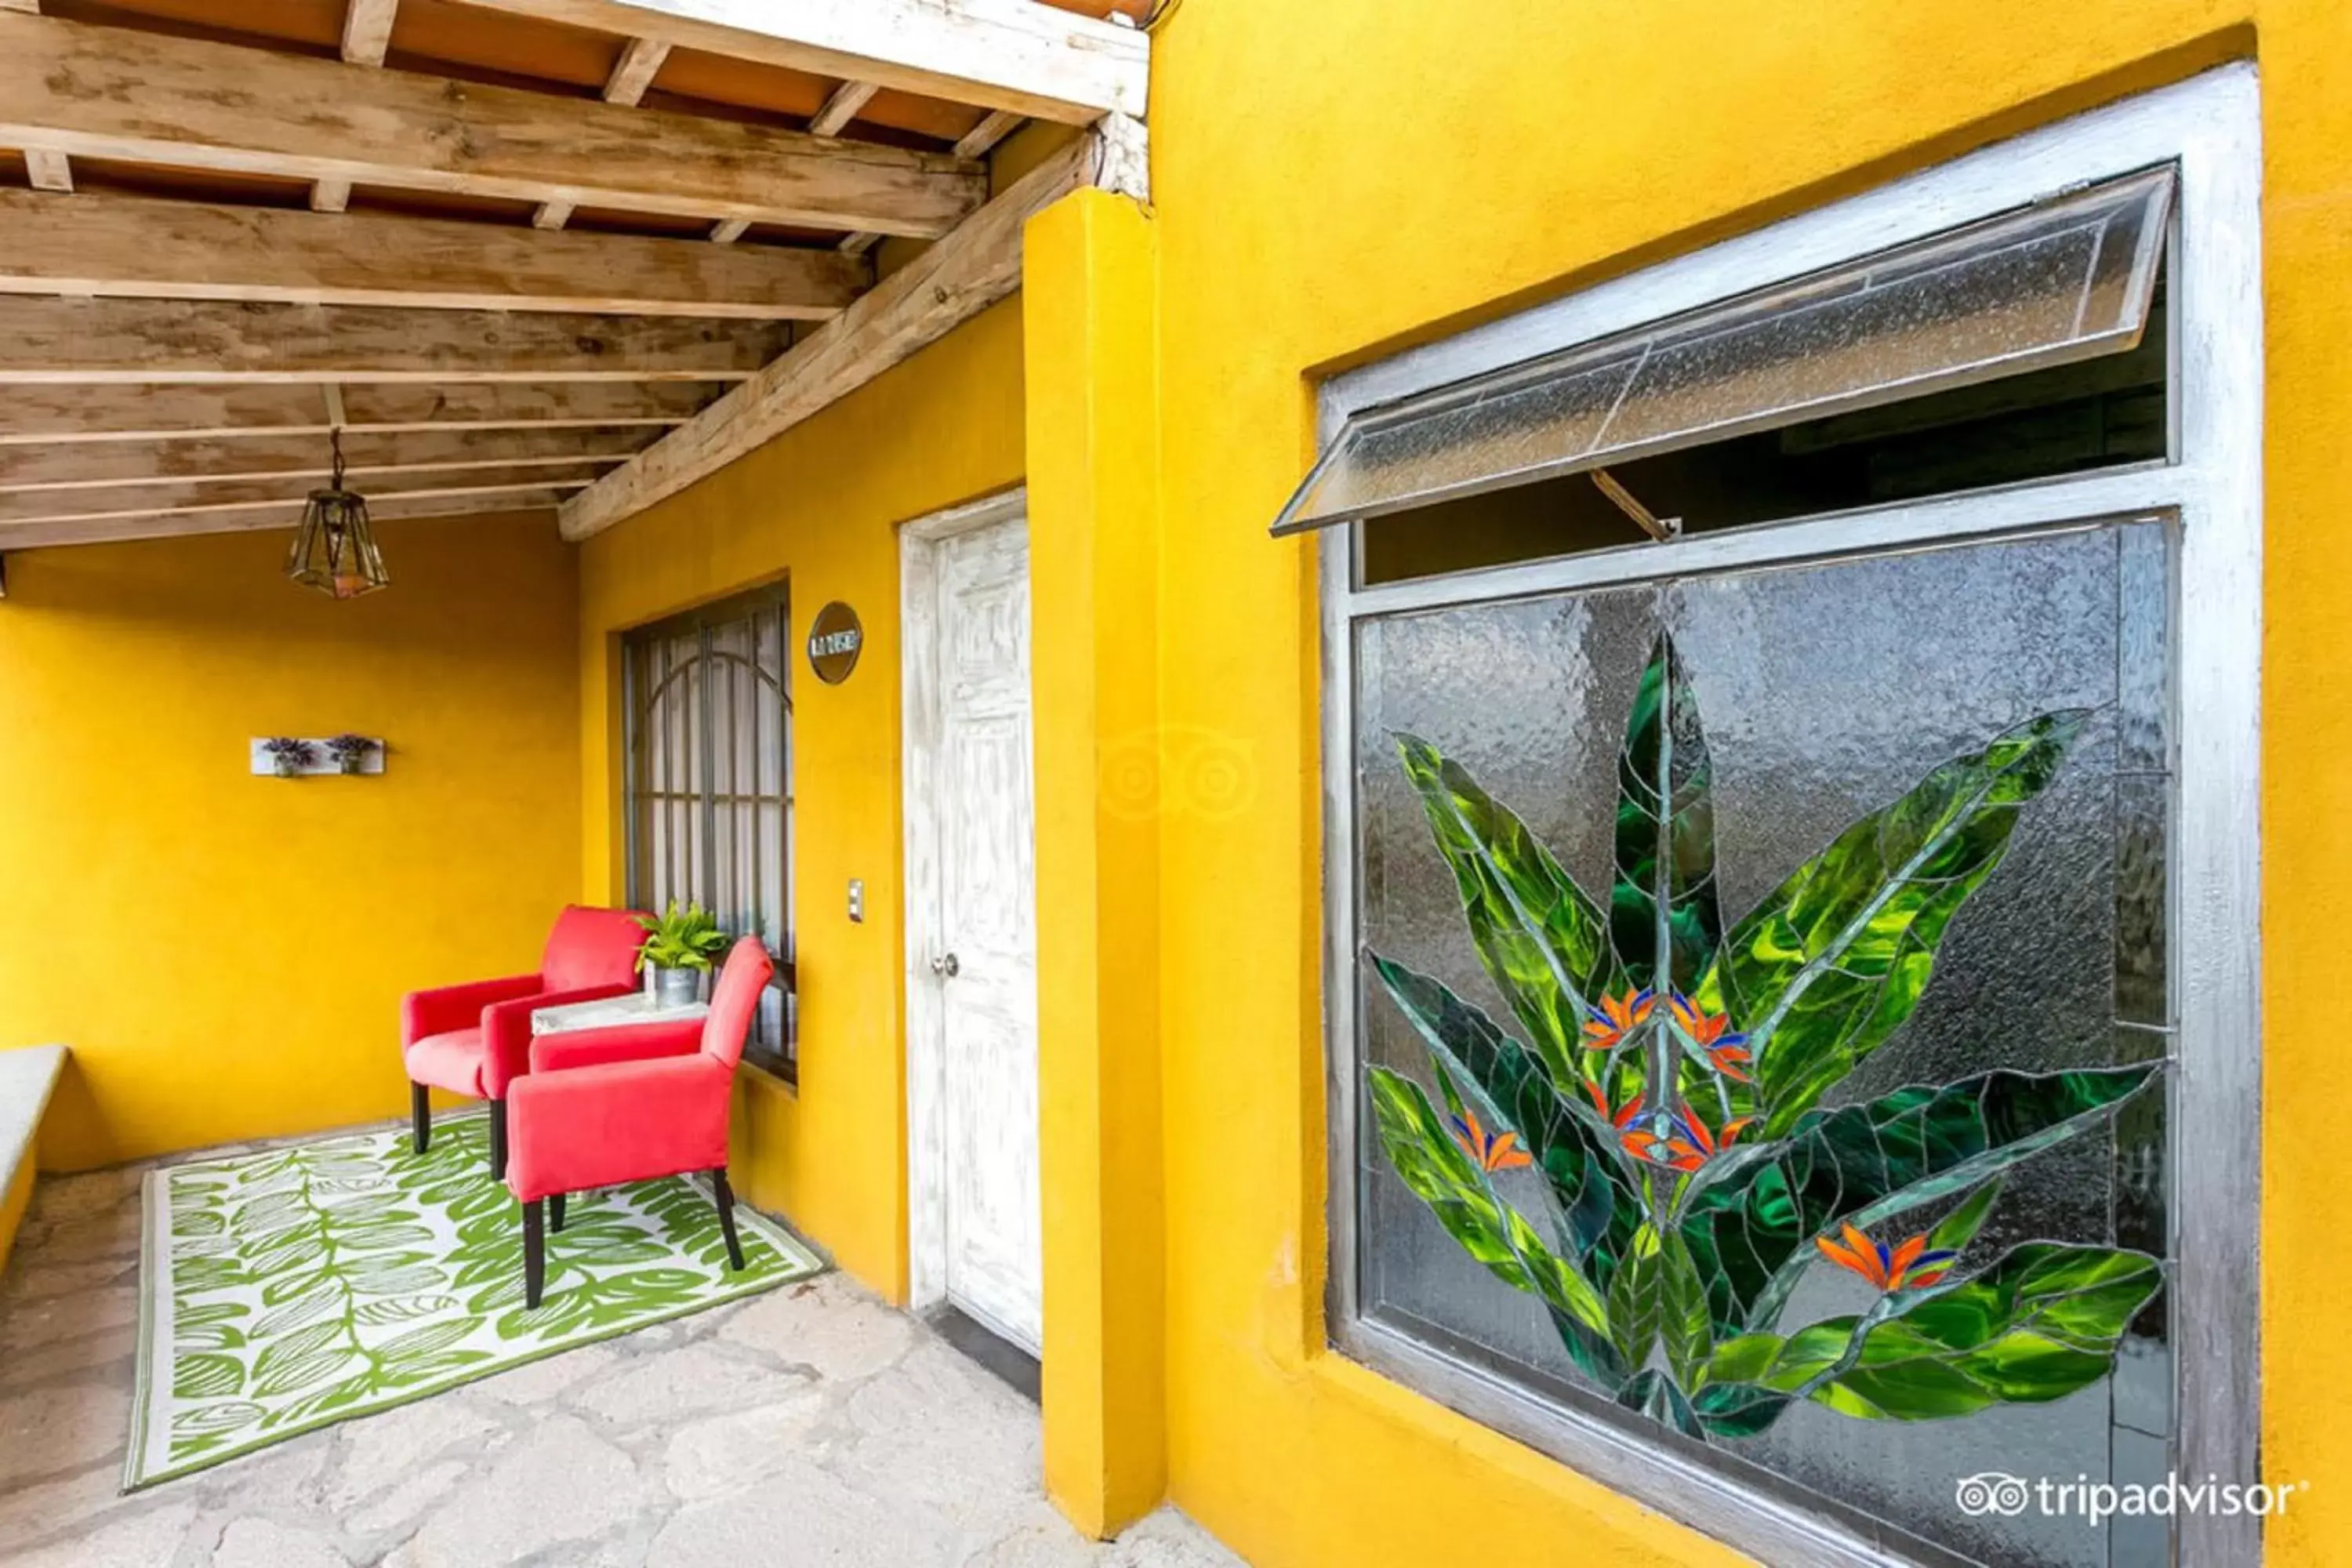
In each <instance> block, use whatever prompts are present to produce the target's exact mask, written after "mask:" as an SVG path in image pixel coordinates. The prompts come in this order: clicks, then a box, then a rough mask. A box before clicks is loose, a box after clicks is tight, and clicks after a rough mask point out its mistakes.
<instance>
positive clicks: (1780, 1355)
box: [1696, 1242, 2164, 1436]
mask: <svg viewBox="0 0 2352 1568" xmlns="http://www.w3.org/2000/svg"><path fill="white" fill-rule="evenodd" d="M2163 1283H2164V1267H2163V1265H2162V1264H2160V1263H2159V1262H2158V1261H2157V1260H2156V1259H2155V1258H2149V1257H2147V1256H2145V1255H2144V1254H2141V1253H2137V1252H2127V1251H2123V1250H2120V1249H2117V1248H2114V1247H2075V1246H2063V1245H2060V1244H2058V1243H2054V1242H2029V1243H2027V1244H2026V1245H2024V1246H2022V1247H2012V1248H2011V1250H2009V1251H2008V1252H2006V1253H2003V1254H2002V1255H2001V1257H2000V1258H1999V1259H1998V1260H1996V1261H1995V1262H1994V1263H1993V1265H1992V1266H1991V1267H1990V1268H1987V1269H1986V1270H1985V1271H1984V1272H1982V1273H1981V1274H1979V1275H1976V1276H1974V1277H1973V1278H1971V1279H1963V1280H1958V1281H1954V1282H1951V1283H1947V1284H1942V1285H1937V1286H1932V1287H1930V1288H1928V1289H1925V1290H1916V1291H1903V1292H1899V1293H1897V1294H1895V1295H1893V1296H1889V1297H1886V1298H1885V1299H1883V1300H1881V1301H1880V1302H1879V1304H1878V1305H1877V1306H1876V1307H1874V1308H1873V1309H1872V1310H1870V1311H1869V1312H1866V1313H1864V1314H1863V1315H1862V1316H1860V1317H1843V1318H1832V1319H1829V1320H1827V1321H1823V1322H1819V1323H1815V1324H1812V1325H1811V1326H1810V1327H1808V1328H1806V1329H1804V1330H1803V1331H1801V1332H1799V1333H1796V1334H1792V1335H1790V1336H1789V1337H1787V1338H1786V1339H1783V1338H1781V1337H1780V1336H1779V1335H1777V1334H1769V1333H1759V1334H1748V1335H1743V1336H1741V1337H1739V1338H1738V1339H1734V1340H1731V1341H1729V1342H1726V1343H1724V1344H1722V1345H1720V1346H1718V1347H1717V1349H1716V1351H1715V1353H1714V1355H1713V1357H1712V1358H1711V1361H1710V1363H1709V1365H1708V1368H1707V1372H1708V1377H1709V1386H1708V1387H1707V1388H1706V1389H1705V1390H1703V1391H1702V1393H1701V1394H1700V1396H1699V1398H1698V1399H1697V1401H1696V1409H1697V1410H1698V1413H1699V1417H1700V1421H1701V1423H1702V1425H1704V1426H1706V1429H1707V1430H1708V1431H1710V1432H1713V1433H1715V1434H1717V1435H1718V1436H1747V1435H1751V1434H1752V1433H1754V1432H1757V1431H1761V1430H1762V1429H1763V1428H1764V1427H1765V1426H1769V1425H1770V1424H1771V1422H1772V1420H1773V1419H1774V1418H1776V1417H1777V1416H1778V1415H1779V1414H1780V1411H1781V1410H1782V1409H1784V1408H1785V1407H1786V1406H1787V1405H1790V1404H1791V1403H1793V1402H1794V1401H1796V1400H1798V1399H1811V1400H1814V1401H1816V1402H1818V1403H1820V1404H1822V1405H1827V1406H1829V1407H1830V1408H1831V1409H1832V1410H1836V1411H1838V1412H1840V1413H1841V1414H1843V1415H1853V1416H1858V1417H1861V1418H1864V1419H1868V1420H1899V1421H1925V1420H1935V1419H1940V1418H1943V1417H1948V1416H1953V1415H1969V1414H1972V1413H1973V1412H1975V1411H1979V1410H1982V1409H1984V1408H1985V1407H1987V1406H1988V1405H2000V1404H2009V1405H2038V1404H2044V1403H2047V1402H2048V1401H2050V1400H2053V1399H2062V1398H2063V1397H2065V1396H2066V1395H2067V1394H2074V1393H2075V1392H2077V1391H2078V1390H2081V1389H2084V1388H2087V1387H2088V1386H2090V1385H2091V1384H2094V1383H2095V1382H2097V1381H2098V1380H2099V1379H2100V1378H2102V1377H2104V1376H2105V1375H2106V1373H2107V1372H2108V1370H2109V1368H2110V1367H2111V1366H2112V1365H2113V1364H2114V1361H2115V1353H2116V1345H2117V1344H2118V1343H2120V1342H2121V1341H2122V1339H2123V1335H2124V1332H2125V1330H2126V1327H2127V1326H2128V1325H2129V1324H2130V1322H2131V1320H2132V1317H2133V1315H2134V1314H2135V1313H2137V1312H2138V1311H2139V1310H2140V1309H2141V1308H2142V1307H2144V1306H2145V1305H2147V1301H2148V1300H2149V1299H2150V1298H2151V1297H2153V1296H2154V1295H2155V1294H2156V1292H2157V1291H2158V1289H2160V1288H2161V1287H2162V1285H2163Z"/></svg>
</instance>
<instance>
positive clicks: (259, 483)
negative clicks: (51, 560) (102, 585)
mask: <svg viewBox="0 0 2352 1568" xmlns="http://www.w3.org/2000/svg"><path fill="white" fill-rule="evenodd" d="M598 471H599V470H598V469H597V468H595V467H593V466H592V465H586V464H575V465H573V466H572V468H488V469H480V470H475V471H469V472H465V473H456V474H388V475H383V476H380V477H378V478H376V479H372V480H370V481H369V482H368V483H367V484H365V485H363V486H360V487H359V488H360V489H362V491H363V492H364V493H365V494H366V496H367V499H368V505H369V507H370V508H371V509H373V507H375V506H376V505H377V504H378V503H379V502H388V501H392V500H396V499H410V500H413V499H415V498H416V497H418V496H438V495H447V494H451V493H453V492H456V493H467V492H479V491H484V490H504V491H508V492H513V491H516V490H569V489H579V488H580V487H581V486H582V485H584V484H586V483H587V482H588V481H589V480H590V479H593V478H594V477H595V476H596V474H597V472H598ZM318 486H319V481H318V480H316V479H232V480H226V481H223V482H221V483H217V484H185V483H183V484H176V485H145V486H141V487H139V488H137V489H114V490H70V491H67V492H64V493H61V494H60V493H55V492H48V491H37V492H34V493H32V494H27V495H0V527H5V526H6V525H9V524H15V523H24V524H28V525H29V524H32V523H64V522H91V523H99V522H117V521H121V520H122V519H124V518H131V517H160V516H165V515H170V516H178V517H202V516H206V515H209V514H212V513H216V512H225V511H236V510H243V509H247V508H251V507H257V506H287V507H293V508H297V509H299V507H300V506H301V504H302V501H303V500H304V498H305V497H307V496H308V495H309V494H310V491H311V490H313V489H317V488H318Z"/></svg>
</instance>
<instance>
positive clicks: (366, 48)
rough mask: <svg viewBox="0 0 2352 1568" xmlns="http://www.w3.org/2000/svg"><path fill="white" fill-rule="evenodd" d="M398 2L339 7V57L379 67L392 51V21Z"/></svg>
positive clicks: (365, 0) (360, 0)
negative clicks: (341, 55)
mask: <svg viewBox="0 0 2352 1568" xmlns="http://www.w3.org/2000/svg"><path fill="white" fill-rule="evenodd" d="M399 10H400V0H349V3H348V4H347V5H344V7H343V58H344V59H345V60H347V61H349V62H350V63H351V64H352V65H355V66H380V65H382V64H383V57H384V56H385V55H387V54H389V53H390V52H391V50H392V19H393V17H394V16H395V15H396V14H398V12H399Z"/></svg>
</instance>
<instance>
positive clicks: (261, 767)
mask: <svg viewBox="0 0 2352 1568" xmlns="http://www.w3.org/2000/svg"><path fill="white" fill-rule="evenodd" d="M272 739H274V737H272V736H268V735H256V736H255V737H253V739H252V740H251V741H249V742H247V765H248V766H249V767H250V769H251V771H252V773H253V774H254V776H256V777H257V778H289V777H290V778H303V779H308V778H324V777H331V776H333V775H336V774H340V773H342V771H343V767H342V764H341V763H340V762H338V761H336V760H335V754H334V753H333V752H330V751H329V750H328V749H327V739H328V738H327V737H325V736H322V735H302V736H298V737H296V739H299V740H302V741H307V742H310V762H309V763H306V764H305V765H304V766H303V767H301V768H300V769H299V771H297V772H295V773H290V774H285V773H279V772H278V759H277V758H276V757H275V756H273V755H272V754H271V753H270V751H269V742H270V741H271V740H272ZM370 739H372V740H373V741H374V742H375V744H374V745H373V746H371V747H369V748H368V753H367V755H366V756H364V757H362V758H361V759H360V766H359V773H358V776H360V777H362V778H365V777H373V776H374V775H375V774H377V773H382V772H383V759H384V753H385V752H386V750H387V748H386V747H385V745H384V743H383V737H382V736H371V737H370Z"/></svg>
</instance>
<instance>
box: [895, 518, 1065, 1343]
mask: <svg viewBox="0 0 2352 1568" xmlns="http://www.w3.org/2000/svg"><path fill="white" fill-rule="evenodd" d="M1028 513H1029V491H1028V488H1027V487H1026V486H1023V485H1016V486H1014V487H1013V489H1009V490H1004V491H1002V492H1000V493H998V494H996V495H992V496H988V497H985V498H983V499H982V500H976V501H967V502H965V503H963V504H962V505H961V506H952V507H950V508H948V509H947V510H944V511H936V512H932V513H930V514H929V516H926V517H919V518H916V519H915V520H913V521H910V522H907V523H903V524H901V525H900V526H899V529H898V625H899V628H900V629H899V638H898V642H899V649H900V653H899V679H900V682H901V686H900V691H901V698H900V702H901V709H900V714H899V726H900V733H901V737H902V739H903V742H904V743H903V744H902V746H901V747H900V751H899V756H900V764H899V765H900V773H899V800H900V802H901V817H902V820H903V822H904V825H905V833H906V845H905V849H906V868H907V885H906V942H907V946H906V952H905V955H904V956H905V964H906V987H907V1176H908V1183H907V1298H908V1306H910V1307H912V1308H913V1309H915V1310H918V1311H920V1310H924V1309H925V1308H928V1307H933V1306H937V1305H939V1304H940V1302H943V1301H945V1300H947V1294H948V1223H947V1093H946V1080H947V1058H946V1045H945V1037H944V1034H943V1032H942V1031H943V1029H944V1027H945V1016H944V1014H943V1013H942V1011H941V1009H940V999H941V998H940V985H939V982H938V979H937V977H936V976H934V975H933V974H932V973H931V960H932V959H933V958H935V957H937V956H938V955H939V954H940V953H942V952H946V951H947V941H946V933H945V932H944V931H941V930H940V864H939V854H938V850H939V843H940V814H939V812H938V811H937V810H936V809H935V805H934V803H933V801H932V799H931V789H932V781H933V780H934V779H935V778H936V777H937V776H938V773H937V767H938V762H939V737H940V690H939V668H940V665H939V631H940V627H939V546H940V542H941V541H943V540H947V539H951V538H953V537H954V536H955V535H957V534H960V533H970V532H971V531H974V530H977V529H982V528H992V527H994V526H995V525H997V524H998V523H1003V522H1015V521H1021V522H1025V521H1026V520H1027V517H1028ZM1034 653H1035V650H1034V647H1032V650H1031V654H1032V658H1034ZM992 1326H993V1325H992Z"/></svg>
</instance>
